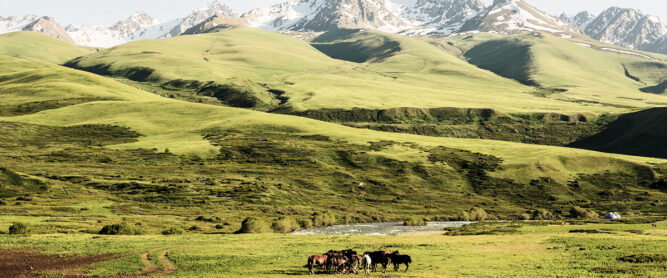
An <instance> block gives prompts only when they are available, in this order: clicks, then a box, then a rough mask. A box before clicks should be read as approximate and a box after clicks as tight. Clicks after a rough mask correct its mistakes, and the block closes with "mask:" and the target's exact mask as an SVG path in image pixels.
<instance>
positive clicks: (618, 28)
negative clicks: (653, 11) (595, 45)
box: [579, 7, 667, 54]
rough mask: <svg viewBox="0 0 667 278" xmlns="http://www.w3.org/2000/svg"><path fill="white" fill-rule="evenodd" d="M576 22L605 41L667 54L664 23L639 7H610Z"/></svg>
mask: <svg viewBox="0 0 667 278" xmlns="http://www.w3.org/2000/svg"><path fill="white" fill-rule="evenodd" d="M579 26H580V28H581V30H582V31H583V32H584V34H586V35H588V36H589V37H591V38H594V39H596V40H599V41H602V42H605V43H610V44H615V45H618V46H623V47H628V48H634V49H639V50H645V51H652V52H658V53H663V54H667V38H666V36H667V27H665V25H664V24H663V23H662V22H661V21H660V19H659V18H658V17H656V16H651V15H646V14H644V13H642V12H640V11H638V10H634V9H623V8H618V7H612V8H609V9H607V10H605V11H604V12H602V13H601V14H600V15H599V16H597V17H596V18H595V19H594V20H592V21H591V22H590V23H588V24H585V23H584V24H581V25H579Z"/></svg>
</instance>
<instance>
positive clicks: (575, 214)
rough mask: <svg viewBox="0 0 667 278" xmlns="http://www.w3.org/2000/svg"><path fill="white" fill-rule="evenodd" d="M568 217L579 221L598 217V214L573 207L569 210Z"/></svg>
mask: <svg viewBox="0 0 667 278" xmlns="http://www.w3.org/2000/svg"><path fill="white" fill-rule="evenodd" d="M570 217H572V218H579V219H589V218H596V217H598V214H597V213H595V212H594V211H592V210H587V209H585V208H582V207H578V206H574V207H572V208H571V209H570Z"/></svg>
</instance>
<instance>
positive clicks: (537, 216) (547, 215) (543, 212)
mask: <svg viewBox="0 0 667 278" xmlns="http://www.w3.org/2000/svg"><path fill="white" fill-rule="evenodd" d="M531 219H533V220H554V219H556V218H555V217H554V214H553V213H551V212H550V211H549V210H547V209H536V210H534V211H533V213H532V215H531Z"/></svg>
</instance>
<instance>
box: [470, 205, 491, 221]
mask: <svg viewBox="0 0 667 278" xmlns="http://www.w3.org/2000/svg"><path fill="white" fill-rule="evenodd" d="M468 215H470V220H471V221H479V222H484V221H485V220H486V218H487V217H488V214H487V213H486V211H485V210H484V209H482V208H473V209H471V210H470V212H469V213H468Z"/></svg>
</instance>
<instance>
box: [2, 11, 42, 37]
mask: <svg viewBox="0 0 667 278" xmlns="http://www.w3.org/2000/svg"><path fill="white" fill-rule="evenodd" d="M38 18H39V17H38V16H36V15H26V16H22V17H18V16H10V17H7V18H5V17H2V16H0V34H2V33H9V32H16V31H21V30H23V29H24V28H25V27H26V26H28V25H30V24H31V23H33V22H35V21H36V20H37V19H38Z"/></svg>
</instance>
